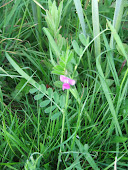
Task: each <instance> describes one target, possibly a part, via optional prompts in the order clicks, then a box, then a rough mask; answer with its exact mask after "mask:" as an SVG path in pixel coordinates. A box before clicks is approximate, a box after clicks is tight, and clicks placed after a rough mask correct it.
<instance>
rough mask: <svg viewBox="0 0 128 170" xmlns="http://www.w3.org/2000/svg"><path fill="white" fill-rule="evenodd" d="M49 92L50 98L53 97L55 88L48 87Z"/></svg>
mask: <svg viewBox="0 0 128 170" xmlns="http://www.w3.org/2000/svg"><path fill="white" fill-rule="evenodd" d="M47 92H48V96H49V97H50V98H52V97H53V90H52V88H48V90H47Z"/></svg>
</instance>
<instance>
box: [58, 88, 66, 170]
mask: <svg viewBox="0 0 128 170" xmlns="http://www.w3.org/2000/svg"><path fill="white" fill-rule="evenodd" d="M68 99H69V90H67V96H66V103H65V110H64V112H63V120H62V129H61V144H62V143H63V136H64V125H65V117H66V114H67V107H68ZM61 155H62V154H61V146H60V153H59V157H58V163H57V170H59V166H60V161H61Z"/></svg>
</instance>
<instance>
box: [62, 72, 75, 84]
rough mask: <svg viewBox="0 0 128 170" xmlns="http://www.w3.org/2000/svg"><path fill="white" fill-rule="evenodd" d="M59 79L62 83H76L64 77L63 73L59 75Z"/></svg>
mask: <svg viewBox="0 0 128 170" xmlns="http://www.w3.org/2000/svg"><path fill="white" fill-rule="evenodd" d="M60 81H62V82H63V83H68V84H71V85H72V86H73V85H74V84H75V83H76V82H75V80H73V79H70V78H68V77H65V76H63V75H60Z"/></svg>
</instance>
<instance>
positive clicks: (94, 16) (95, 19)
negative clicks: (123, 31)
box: [92, 0, 101, 57]
mask: <svg viewBox="0 0 128 170" xmlns="http://www.w3.org/2000/svg"><path fill="white" fill-rule="evenodd" d="M92 22H93V36H94V38H95V37H96V36H97V35H99V34H100V28H99V9H98V1H96V0H92ZM94 46H95V56H96V57H97V56H99V55H100V53H101V47H100V35H99V36H98V37H97V38H96V39H95V40H94Z"/></svg>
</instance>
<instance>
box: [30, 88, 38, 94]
mask: <svg viewBox="0 0 128 170" xmlns="http://www.w3.org/2000/svg"><path fill="white" fill-rule="evenodd" d="M37 91H38V89H36V88H33V89H30V90H29V92H30V93H31V94H33V93H35V92H37Z"/></svg>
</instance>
